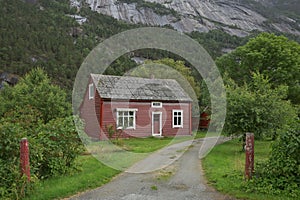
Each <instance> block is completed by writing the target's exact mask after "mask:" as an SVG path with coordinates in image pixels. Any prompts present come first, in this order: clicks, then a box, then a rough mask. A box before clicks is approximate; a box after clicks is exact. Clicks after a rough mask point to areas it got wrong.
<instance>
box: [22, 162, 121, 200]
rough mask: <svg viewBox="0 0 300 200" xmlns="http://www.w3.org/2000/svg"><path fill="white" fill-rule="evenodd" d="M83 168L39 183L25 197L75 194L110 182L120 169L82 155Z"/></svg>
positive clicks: (42, 197) (45, 198)
mask: <svg viewBox="0 0 300 200" xmlns="http://www.w3.org/2000/svg"><path fill="white" fill-rule="evenodd" d="M78 162H79V163H81V168H82V170H81V171H80V172H78V173H75V174H72V175H68V176H61V177H55V178H51V179H47V180H44V181H41V182H39V183H37V185H36V186H35V188H34V190H33V191H32V193H31V194H30V196H28V197H26V198H25V199H28V200H29V199H30V200H35V199H36V200H47V199H59V198H63V197H67V196H71V195H74V194H76V193H78V192H82V191H85V190H88V189H92V188H96V187H99V186H101V185H103V184H105V183H107V182H109V181H110V180H111V179H112V178H113V177H114V176H115V175H117V174H118V173H120V171H117V170H114V169H112V168H109V167H107V166H105V165H103V164H101V163H100V162H99V161H98V160H96V159H95V158H94V157H92V156H80V157H79V158H78Z"/></svg>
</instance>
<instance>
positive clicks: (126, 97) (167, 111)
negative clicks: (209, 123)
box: [80, 74, 192, 139]
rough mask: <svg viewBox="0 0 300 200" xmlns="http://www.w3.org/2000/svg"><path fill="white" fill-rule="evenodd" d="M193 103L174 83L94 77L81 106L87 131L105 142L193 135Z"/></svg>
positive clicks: (131, 78)
mask: <svg viewBox="0 0 300 200" xmlns="http://www.w3.org/2000/svg"><path fill="white" fill-rule="evenodd" d="M191 107H192V100H191V98H190V97H189V96H188V95H187V94H186V93H185V91H184V90H183V89H182V88H181V86H180V85H179V84H178V83H177V81H175V80H171V79H147V78H139V77H129V76H110V75H100V74H91V75H90V78H89V83H88V86H87V89H86V92H85V96H84V100H83V102H82V104H81V106H80V116H81V118H82V119H83V120H84V121H85V131H86V133H87V134H88V135H89V136H91V137H96V138H99V137H100V139H106V138H107V137H108V132H107V127H108V126H113V127H115V129H121V130H122V137H148V136H175V135H191V134H192V120H191V117H192V111H191Z"/></svg>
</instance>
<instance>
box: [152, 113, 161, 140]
mask: <svg viewBox="0 0 300 200" xmlns="http://www.w3.org/2000/svg"><path fill="white" fill-rule="evenodd" d="M161 115H162V113H161V112H153V113H152V135H153V136H161V124H162V122H161V121H162V117H161Z"/></svg>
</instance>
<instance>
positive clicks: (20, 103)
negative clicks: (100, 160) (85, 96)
mask: <svg viewBox="0 0 300 200" xmlns="http://www.w3.org/2000/svg"><path fill="white" fill-rule="evenodd" d="M0 100H1V105H0V133H1V134H0V199H3V198H4V199H7V198H9V199H18V198H19V197H23V196H24V191H26V192H27V191H29V190H24V188H27V186H28V185H29V184H31V183H28V182H26V181H24V180H26V179H24V177H21V176H20V169H19V166H20V163H19V158H20V150H19V143H20V140H21V138H23V137H26V138H28V140H29V144H30V169H31V174H32V175H33V176H34V177H36V178H38V179H44V178H48V177H51V176H56V175H61V174H66V173H68V172H69V171H70V170H71V169H74V167H76V163H75V159H76V157H77V156H78V155H79V154H80V152H81V151H82V146H81V142H80V140H79V136H78V134H77V131H76V127H75V125H74V123H73V116H72V115H71V106H70V103H69V102H67V100H66V93H65V92H64V91H63V90H62V89H61V88H59V87H58V86H55V85H53V84H51V81H50V79H49V78H48V76H47V75H46V74H45V72H44V71H43V70H42V69H40V68H37V69H33V70H32V71H31V72H30V73H28V74H27V75H25V77H24V78H23V79H21V81H20V82H19V83H18V84H17V85H16V86H14V87H10V86H8V85H5V87H4V89H3V90H0Z"/></svg>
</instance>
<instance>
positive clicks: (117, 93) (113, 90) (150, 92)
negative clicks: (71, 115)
mask: <svg viewBox="0 0 300 200" xmlns="http://www.w3.org/2000/svg"><path fill="white" fill-rule="evenodd" d="M91 77H92V80H93V82H94V84H95V85H96V88H97V91H98V92H99V94H100V96H101V98H109V99H120V100H152V101H153V100H154V101H155V100H156V101H192V99H191V98H190V97H189V95H188V94H186V92H185V91H184V90H183V89H182V87H181V86H180V85H179V84H178V83H177V81H176V80H172V79H148V78H140V77H130V76H110V75H102V74H91Z"/></svg>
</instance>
